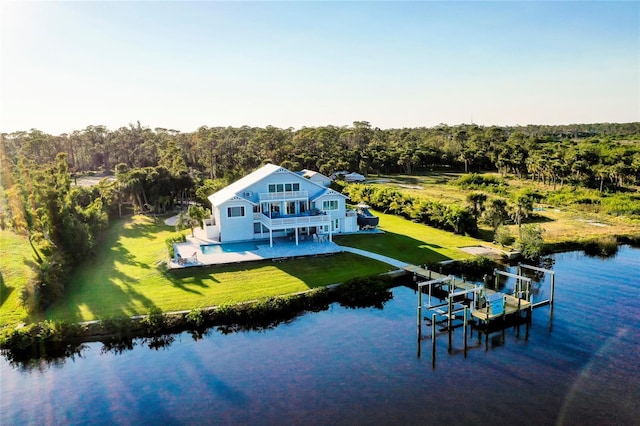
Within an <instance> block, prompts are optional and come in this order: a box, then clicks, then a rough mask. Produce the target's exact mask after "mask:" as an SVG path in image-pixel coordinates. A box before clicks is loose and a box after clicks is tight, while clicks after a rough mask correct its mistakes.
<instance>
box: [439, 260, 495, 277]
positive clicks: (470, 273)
mask: <svg viewBox="0 0 640 426" xmlns="http://www.w3.org/2000/svg"><path fill="white" fill-rule="evenodd" d="M497 266H498V264H497V263H496V262H494V261H493V260H491V259H490V258H488V257H486V256H479V257H475V258H473V259H465V260H460V261H457V262H452V263H448V264H445V265H442V273H443V274H452V275H457V276H464V277H465V278H468V279H470V280H472V281H481V280H482V278H483V277H484V276H485V275H491V274H493V270H494V269H495V268H496V267H497Z"/></svg>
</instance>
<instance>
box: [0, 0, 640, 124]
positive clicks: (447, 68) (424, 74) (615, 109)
mask: <svg viewBox="0 0 640 426" xmlns="http://www.w3.org/2000/svg"><path fill="white" fill-rule="evenodd" d="M0 7H1V9H0V14H1V15H0V16H1V17H0V19H1V21H0V24H1V25H0V27H1V29H0V36H1V39H0V54H1V56H0V61H1V62H0V90H1V92H0V108H1V109H0V131H2V132H12V131H16V130H28V129H31V128H37V129H40V130H43V131H46V132H49V133H53V134H59V133H63V132H71V131H73V130H79V129H83V128H85V127H86V126H88V125H97V124H103V125H106V126H107V127H109V128H112V129H114V128H117V127H120V126H125V125H127V124H128V123H132V122H135V121H137V120H140V122H141V123H142V124H143V125H147V126H150V127H152V128H154V127H165V128H172V129H177V130H181V131H193V130H196V129H197V128H198V127H200V126H202V125H207V126H227V125H229V126H241V125H249V126H266V125H274V126H278V127H285V128H286V127H293V128H300V127H302V126H318V125H327V124H333V125H338V126H341V125H350V124H351V123H352V122H353V121H356V120H365V121H369V122H370V123H371V124H372V125H373V126H376V127H381V128H392V127H417V126H434V125H437V124H439V123H446V124H450V125H455V124H460V123H470V122H472V121H473V122H474V123H477V124H481V125H493V124H495V125H516V124H522V125H524V124H569V123H591V122H629V121H640V3H639V2H552V1H549V2H153V1H152V2H11V1H8V2H6V1H5V2H3V3H2V4H1V6H0Z"/></svg>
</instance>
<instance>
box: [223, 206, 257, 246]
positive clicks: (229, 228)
mask: <svg viewBox="0 0 640 426" xmlns="http://www.w3.org/2000/svg"><path fill="white" fill-rule="evenodd" d="M230 207H244V216H242V217H229V216H228V209H229V208H230ZM217 215H219V216H220V220H219V221H218V222H216V223H219V224H220V231H219V232H220V234H221V235H219V236H216V238H217V237H220V239H219V241H220V242H222V243H228V242H231V241H246V240H252V239H253V206H252V205H251V204H250V203H247V202H242V201H240V200H231V201H228V202H226V203H223V204H222V205H220V207H219V209H218V212H217Z"/></svg>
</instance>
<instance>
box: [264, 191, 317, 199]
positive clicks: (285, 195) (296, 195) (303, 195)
mask: <svg viewBox="0 0 640 426" xmlns="http://www.w3.org/2000/svg"><path fill="white" fill-rule="evenodd" d="M308 198H309V191H285V192H261V193H260V202H267V201H281V200H306V199H308Z"/></svg>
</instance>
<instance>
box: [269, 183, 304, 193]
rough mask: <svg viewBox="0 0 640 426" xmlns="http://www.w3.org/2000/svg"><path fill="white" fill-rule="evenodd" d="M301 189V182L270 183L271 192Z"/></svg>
mask: <svg viewBox="0 0 640 426" xmlns="http://www.w3.org/2000/svg"><path fill="white" fill-rule="evenodd" d="M285 191H286V192H291V191H300V184H299V183H270V184H269V192H285Z"/></svg>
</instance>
